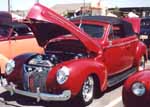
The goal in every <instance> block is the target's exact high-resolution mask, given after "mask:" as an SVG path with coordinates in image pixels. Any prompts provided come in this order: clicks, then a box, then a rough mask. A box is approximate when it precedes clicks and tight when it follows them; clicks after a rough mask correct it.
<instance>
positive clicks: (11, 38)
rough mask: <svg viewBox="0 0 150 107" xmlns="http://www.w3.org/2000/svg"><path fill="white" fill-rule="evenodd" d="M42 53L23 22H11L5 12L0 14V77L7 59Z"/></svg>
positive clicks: (9, 16)
mask: <svg viewBox="0 0 150 107" xmlns="http://www.w3.org/2000/svg"><path fill="white" fill-rule="evenodd" d="M42 51H43V49H42V48H41V47H40V46H39V45H38V43H37V41H36V39H35V37H34V35H33V33H32V31H31V29H30V28H29V26H27V25H26V24H25V23H24V22H23V21H22V22H16V21H15V22H14V21H12V18H11V15H10V14H9V13H7V12H0V73H1V74H2V75H3V74H4V71H5V70H4V68H5V64H6V63H7V61H8V60H9V59H12V58H13V57H15V56H17V55H19V54H23V53H27V52H39V53H41V52H42Z"/></svg>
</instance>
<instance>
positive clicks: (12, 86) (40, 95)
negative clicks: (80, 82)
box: [3, 82, 71, 102]
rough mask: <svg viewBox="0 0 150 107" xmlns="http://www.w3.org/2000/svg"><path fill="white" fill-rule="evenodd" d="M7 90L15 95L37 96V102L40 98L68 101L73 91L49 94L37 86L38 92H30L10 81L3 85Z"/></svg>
mask: <svg viewBox="0 0 150 107" xmlns="http://www.w3.org/2000/svg"><path fill="white" fill-rule="evenodd" d="M3 87H4V88H5V89H6V90H7V91H9V92H10V94H11V95H14V94H15V93H17V94H20V95H24V96H28V97H32V98H36V99H37V102H39V101H40V100H44V101H67V100H69V99H70V98H71V91H70V90H65V91H63V92H62V94H57V95H56V94H49V93H41V92H40V88H37V91H36V93H33V92H28V91H23V90H19V89H16V85H15V84H13V83H12V82H10V85H6V86H3Z"/></svg>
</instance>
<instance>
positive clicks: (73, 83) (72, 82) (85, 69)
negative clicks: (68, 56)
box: [47, 59, 107, 96]
mask: <svg viewBox="0 0 150 107" xmlns="http://www.w3.org/2000/svg"><path fill="white" fill-rule="evenodd" d="M62 66H67V67H68V68H69V69H70V75H69V78H68V80H67V82H66V83H64V84H63V85H59V87H60V88H61V89H69V90H71V92H72V95H73V96H75V95H77V94H78V93H79V92H80V90H81V87H82V85H83V83H84V81H85V80H86V79H87V77H88V76H89V75H95V76H96V77H97V79H98V81H99V82H98V85H99V86H100V87H99V90H100V91H104V90H105V89H106V84H107V72H106V67H105V65H104V64H103V63H100V62H97V61H95V60H94V59H78V60H72V61H68V62H65V63H64V64H63V65H61V66H59V67H57V68H54V69H53V70H52V71H51V72H50V73H49V74H48V79H47V80H48V81H47V84H49V85H50V80H54V77H53V76H54V75H56V73H57V70H58V68H60V67H62ZM55 78H56V76H55ZM55 80H56V79H55ZM57 84H58V83H57Z"/></svg>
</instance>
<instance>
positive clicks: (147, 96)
mask: <svg viewBox="0 0 150 107" xmlns="http://www.w3.org/2000/svg"><path fill="white" fill-rule="evenodd" d="M122 94H123V95H122V98H123V103H124V105H125V107H149V106H150V70H149V69H146V70H143V71H140V72H138V73H136V74H135V75H133V76H131V77H130V78H129V79H128V80H127V81H126V82H125V84H124V87H123V92H122Z"/></svg>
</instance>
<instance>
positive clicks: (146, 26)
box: [139, 17, 150, 58]
mask: <svg viewBox="0 0 150 107" xmlns="http://www.w3.org/2000/svg"><path fill="white" fill-rule="evenodd" d="M139 36H140V39H141V40H142V41H143V42H144V43H145V45H146V46H147V50H148V57H149V58H150V17H144V18H142V19H141V31H140V35H139Z"/></svg>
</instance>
